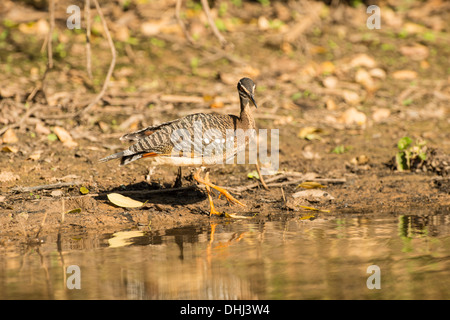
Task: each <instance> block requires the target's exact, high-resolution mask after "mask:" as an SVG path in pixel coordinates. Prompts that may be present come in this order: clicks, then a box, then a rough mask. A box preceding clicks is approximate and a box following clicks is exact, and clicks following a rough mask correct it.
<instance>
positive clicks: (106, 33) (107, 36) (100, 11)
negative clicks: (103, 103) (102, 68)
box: [78, 0, 116, 116]
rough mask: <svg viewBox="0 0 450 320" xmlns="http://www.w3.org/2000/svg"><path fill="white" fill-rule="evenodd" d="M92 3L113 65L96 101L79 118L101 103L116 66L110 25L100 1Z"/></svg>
mask: <svg viewBox="0 0 450 320" xmlns="http://www.w3.org/2000/svg"><path fill="white" fill-rule="evenodd" d="M92 1H94V4H95V8H96V9H97V12H98V15H99V16H100V20H101V21H102V25H103V30H104V31H105V35H106V39H107V40H108V44H109V47H110V49H111V55H112V58H111V64H110V65H109V70H108V73H107V74H106V77H105V82H104V83H103V87H102V90H101V91H100V93H99V94H98V95H97V96H96V97H95V99H94V100H93V101H92V102H91V103H89V104H88V105H87V106H86V107H85V108H84V109H82V110H81V111H80V112H79V113H78V116H82V115H84V114H86V112H88V111H89V110H90V109H91V108H92V107H93V106H94V105H96V104H97V102H99V101H100V99H101V98H102V97H103V95H104V94H105V92H106V89H107V88H108V85H109V81H110V79H111V76H112V73H113V71H114V67H115V65H116V48H115V47H114V42H113V40H112V38H111V34H110V32H109V29H108V25H107V24H106V20H105V17H104V16H103V12H102V9H101V8H100V5H99V4H98V1H97V0H92Z"/></svg>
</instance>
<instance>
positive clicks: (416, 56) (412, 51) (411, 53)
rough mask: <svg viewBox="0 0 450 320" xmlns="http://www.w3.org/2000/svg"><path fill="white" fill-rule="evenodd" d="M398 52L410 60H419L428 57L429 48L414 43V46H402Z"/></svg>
mask: <svg viewBox="0 0 450 320" xmlns="http://www.w3.org/2000/svg"><path fill="white" fill-rule="evenodd" d="M400 52H401V53H402V54H403V55H404V56H407V57H409V58H410V59H411V60H415V61H420V60H425V59H426V58H428V56H429V54H430V50H429V49H428V48H427V47H425V46H423V45H419V44H416V45H414V46H403V47H401V48H400Z"/></svg>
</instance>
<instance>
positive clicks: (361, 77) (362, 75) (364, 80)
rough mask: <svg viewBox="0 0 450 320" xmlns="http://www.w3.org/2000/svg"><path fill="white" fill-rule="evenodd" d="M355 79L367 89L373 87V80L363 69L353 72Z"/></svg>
mask: <svg viewBox="0 0 450 320" xmlns="http://www.w3.org/2000/svg"><path fill="white" fill-rule="evenodd" d="M355 81H356V82H357V83H359V84H361V85H363V86H364V87H365V88H366V89H367V90H373V89H375V82H374V81H373V79H372V76H371V75H370V73H369V72H367V71H366V70H365V69H358V71H356V74H355Z"/></svg>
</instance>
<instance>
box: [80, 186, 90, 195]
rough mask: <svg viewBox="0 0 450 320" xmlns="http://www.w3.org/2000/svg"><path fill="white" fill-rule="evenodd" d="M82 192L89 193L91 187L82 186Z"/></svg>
mask: <svg viewBox="0 0 450 320" xmlns="http://www.w3.org/2000/svg"><path fill="white" fill-rule="evenodd" d="M80 192H81V193H82V194H88V193H89V189H88V188H86V187H81V188H80Z"/></svg>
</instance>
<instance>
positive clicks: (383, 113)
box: [372, 108, 391, 122]
mask: <svg viewBox="0 0 450 320" xmlns="http://www.w3.org/2000/svg"><path fill="white" fill-rule="evenodd" d="M390 116H391V110H389V109H387V108H379V109H376V110H375V111H374V112H373V114H372V119H373V121H375V122H380V121H383V120H385V119H388V118H389V117H390Z"/></svg>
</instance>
